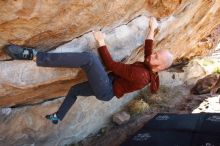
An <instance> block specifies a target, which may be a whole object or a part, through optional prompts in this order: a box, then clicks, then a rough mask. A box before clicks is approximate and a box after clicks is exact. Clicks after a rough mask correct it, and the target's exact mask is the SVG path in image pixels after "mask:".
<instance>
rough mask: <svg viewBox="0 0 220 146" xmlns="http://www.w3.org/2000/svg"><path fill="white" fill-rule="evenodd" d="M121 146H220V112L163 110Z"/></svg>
mask: <svg viewBox="0 0 220 146" xmlns="http://www.w3.org/2000/svg"><path fill="white" fill-rule="evenodd" d="M121 146H220V113H201V114H169V113H168V114H167V113H160V114H157V115H156V116H155V117H154V118H152V119H151V120H150V121H149V122H147V123H146V124H145V125H144V126H143V128H142V129H141V130H139V131H138V132H136V133H135V134H134V135H132V136H131V137H129V138H128V139H127V140H126V141H125V142H124V143H122V144H121Z"/></svg>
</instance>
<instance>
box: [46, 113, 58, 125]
mask: <svg viewBox="0 0 220 146" xmlns="http://www.w3.org/2000/svg"><path fill="white" fill-rule="evenodd" d="M45 118H47V119H48V120H50V121H51V122H52V123H53V124H57V123H58V122H59V120H60V119H59V118H58V117H57V115H56V114H55V113H54V114H51V115H46V116H45Z"/></svg>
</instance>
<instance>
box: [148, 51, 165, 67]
mask: <svg viewBox="0 0 220 146" xmlns="http://www.w3.org/2000/svg"><path fill="white" fill-rule="evenodd" d="M165 61H166V54H165V53H164V52H163V51H157V52H153V53H152V54H151V56H150V65H151V66H152V68H153V70H154V71H161V70H163V69H165V63H166V62H165Z"/></svg>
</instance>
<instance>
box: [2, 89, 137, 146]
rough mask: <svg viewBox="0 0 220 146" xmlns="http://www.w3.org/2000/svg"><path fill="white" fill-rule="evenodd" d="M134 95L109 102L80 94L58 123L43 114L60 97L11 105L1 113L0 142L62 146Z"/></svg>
mask: <svg viewBox="0 0 220 146" xmlns="http://www.w3.org/2000/svg"><path fill="white" fill-rule="evenodd" d="M134 95H135V93H134V94H130V95H128V96H127V97H126V98H124V99H123V100H119V99H116V98H113V99H112V100H111V101H109V102H103V101H98V100H97V99H95V97H92V96H90V97H79V98H78V99H79V100H77V101H76V103H75V105H74V106H73V107H72V108H71V110H70V111H69V113H68V114H67V116H66V117H65V118H64V119H63V121H62V122H61V123H60V124H58V125H53V124H52V123H51V122H49V121H48V120H46V119H45V118H44V116H45V115H47V114H48V113H53V112H54V111H56V110H57V108H58V107H59V105H60V104H61V102H62V100H63V98H62V99H57V100H53V101H49V102H45V103H43V104H40V105H34V106H26V107H20V108H16V109H12V113H11V114H10V115H9V116H3V115H1V116H0V128H1V131H0V146H6V145H7V146H22V145H26V146H33V145H35V146H62V145H65V144H69V143H72V142H76V141H79V140H81V139H83V138H85V137H86V136H88V134H91V133H95V132H97V131H98V130H99V129H100V128H101V127H104V126H105V125H106V124H108V123H109V122H110V121H111V119H112V114H113V113H115V112H117V111H118V110H119V109H120V108H121V106H122V105H124V104H126V103H127V102H128V101H129V100H131V99H132V98H133V96H134Z"/></svg>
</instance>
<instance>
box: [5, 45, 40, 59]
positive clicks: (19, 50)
mask: <svg viewBox="0 0 220 146" xmlns="http://www.w3.org/2000/svg"><path fill="white" fill-rule="evenodd" d="M4 49H5V52H6V53H7V54H8V55H9V56H10V57H11V58H12V59H17V60H32V59H33V57H34V52H36V50H34V49H32V48H25V47H21V46H18V45H7V46H6V47H5V48H4Z"/></svg>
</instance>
